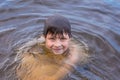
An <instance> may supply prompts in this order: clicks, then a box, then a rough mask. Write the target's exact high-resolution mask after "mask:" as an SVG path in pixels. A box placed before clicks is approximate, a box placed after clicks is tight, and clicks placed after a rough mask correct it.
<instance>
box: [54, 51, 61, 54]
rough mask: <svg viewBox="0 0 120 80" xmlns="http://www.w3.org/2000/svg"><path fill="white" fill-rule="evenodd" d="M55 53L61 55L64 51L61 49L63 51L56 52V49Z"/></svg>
mask: <svg viewBox="0 0 120 80" xmlns="http://www.w3.org/2000/svg"><path fill="white" fill-rule="evenodd" d="M53 53H54V54H56V55H60V54H63V51H61V52H55V51H53Z"/></svg>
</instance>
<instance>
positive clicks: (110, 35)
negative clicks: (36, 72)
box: [0, 0, 120, 80]
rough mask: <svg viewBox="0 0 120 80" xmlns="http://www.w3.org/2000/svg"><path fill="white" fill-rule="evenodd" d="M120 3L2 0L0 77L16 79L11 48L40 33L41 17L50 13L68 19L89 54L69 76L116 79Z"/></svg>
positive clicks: (119, 62) (119, 70)
mask: <svg viewBox="0 0 120 80" xmlns="http://www.w3.org/2000/svg"><path fill="white" fill-rule="evenodd" d="M119 6H120V1H119V0H100V1H98V0H91V1H89V0H69V1H67V0H57V1H56V0H1V1H0V80H14V79H15V78H14V75H15V74H14V73H13V74H10V73H11V71H13V70H14V69H15V67H14V66H15V65H16V64H17V63H13V61H14V59H15V57H16V55H17V53H15V51H14V50H15V49H17V48H18V47H19V46H20V45H22V44H24V43H25V42H27V41H29V40H31V39H32V38H35V37H38V35H40V34H42V30H43V23H44V20H45V19H46V18H47V17H48V16H50V15H52V14H60V15H63V16H65V17H67V18H68V19H69V20H70V22H71V25H72V32H73V37H75V38H76V40H78V41H83V42H85V43H86V44H87V45H88V48H89V54H90V55H91V60H90V61H89V63H87V64H85V65H83V66H77V68H76V69H75V71H74V72H73V73H71V75H69V76H68V77H67V79H68V80H119V78H120V76H119V75H120V58H119V57H120V7H119ZM12 76H13V77H12Z"/></svg>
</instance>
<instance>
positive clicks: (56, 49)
mask: <svg viewBox="0 0 120 80" xmlns="http://www.w3.org/2000/svg"><path fill="white" fill-rule="evenodd" d="M69 42H70V37H69V35H68V34H66V33H63V36H62V35H59V34H58V35H56V36H54V35H52V34H49V33H48V34H47V36H46V38H45V46H46V47H47V48H48V49H49V50H50V51H52V52H53V53H54V54H63V53H64V52H65V51H66V50H67V49H68V47H69Z"/></svg>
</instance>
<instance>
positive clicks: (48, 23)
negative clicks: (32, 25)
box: [43, 15, 72, 37]
mask: <svg viewBox="0 0 120 80" xmlns="http://www.w3.org/2000/svg"><path fill="white" fill-rule="evenodd" d="M48 33H49V34H52V35H55V36H56V35H57V34H58V35H63V33H66V34H68V36H69V37H71V36H72V35H71V25H70V22H69V21H68V19H67V18H65V17H63V16H61V15H53V16H50V17H48V19H46V20H45V24H44V30H43V35H44V36H45V37H46V36H47V34H48Z"/></svg>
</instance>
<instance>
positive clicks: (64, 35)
mask: <svg viewBox="0 0 120 80" xmlns="http://www.w3.org/2000/svg"><path fill="white" fill-rule="evenodd" d="M47 37H56V38H57V37H59V38H60V37H69V35H68V34H67V33H63V34H51V33H48V34H47Z"/></svg>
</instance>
